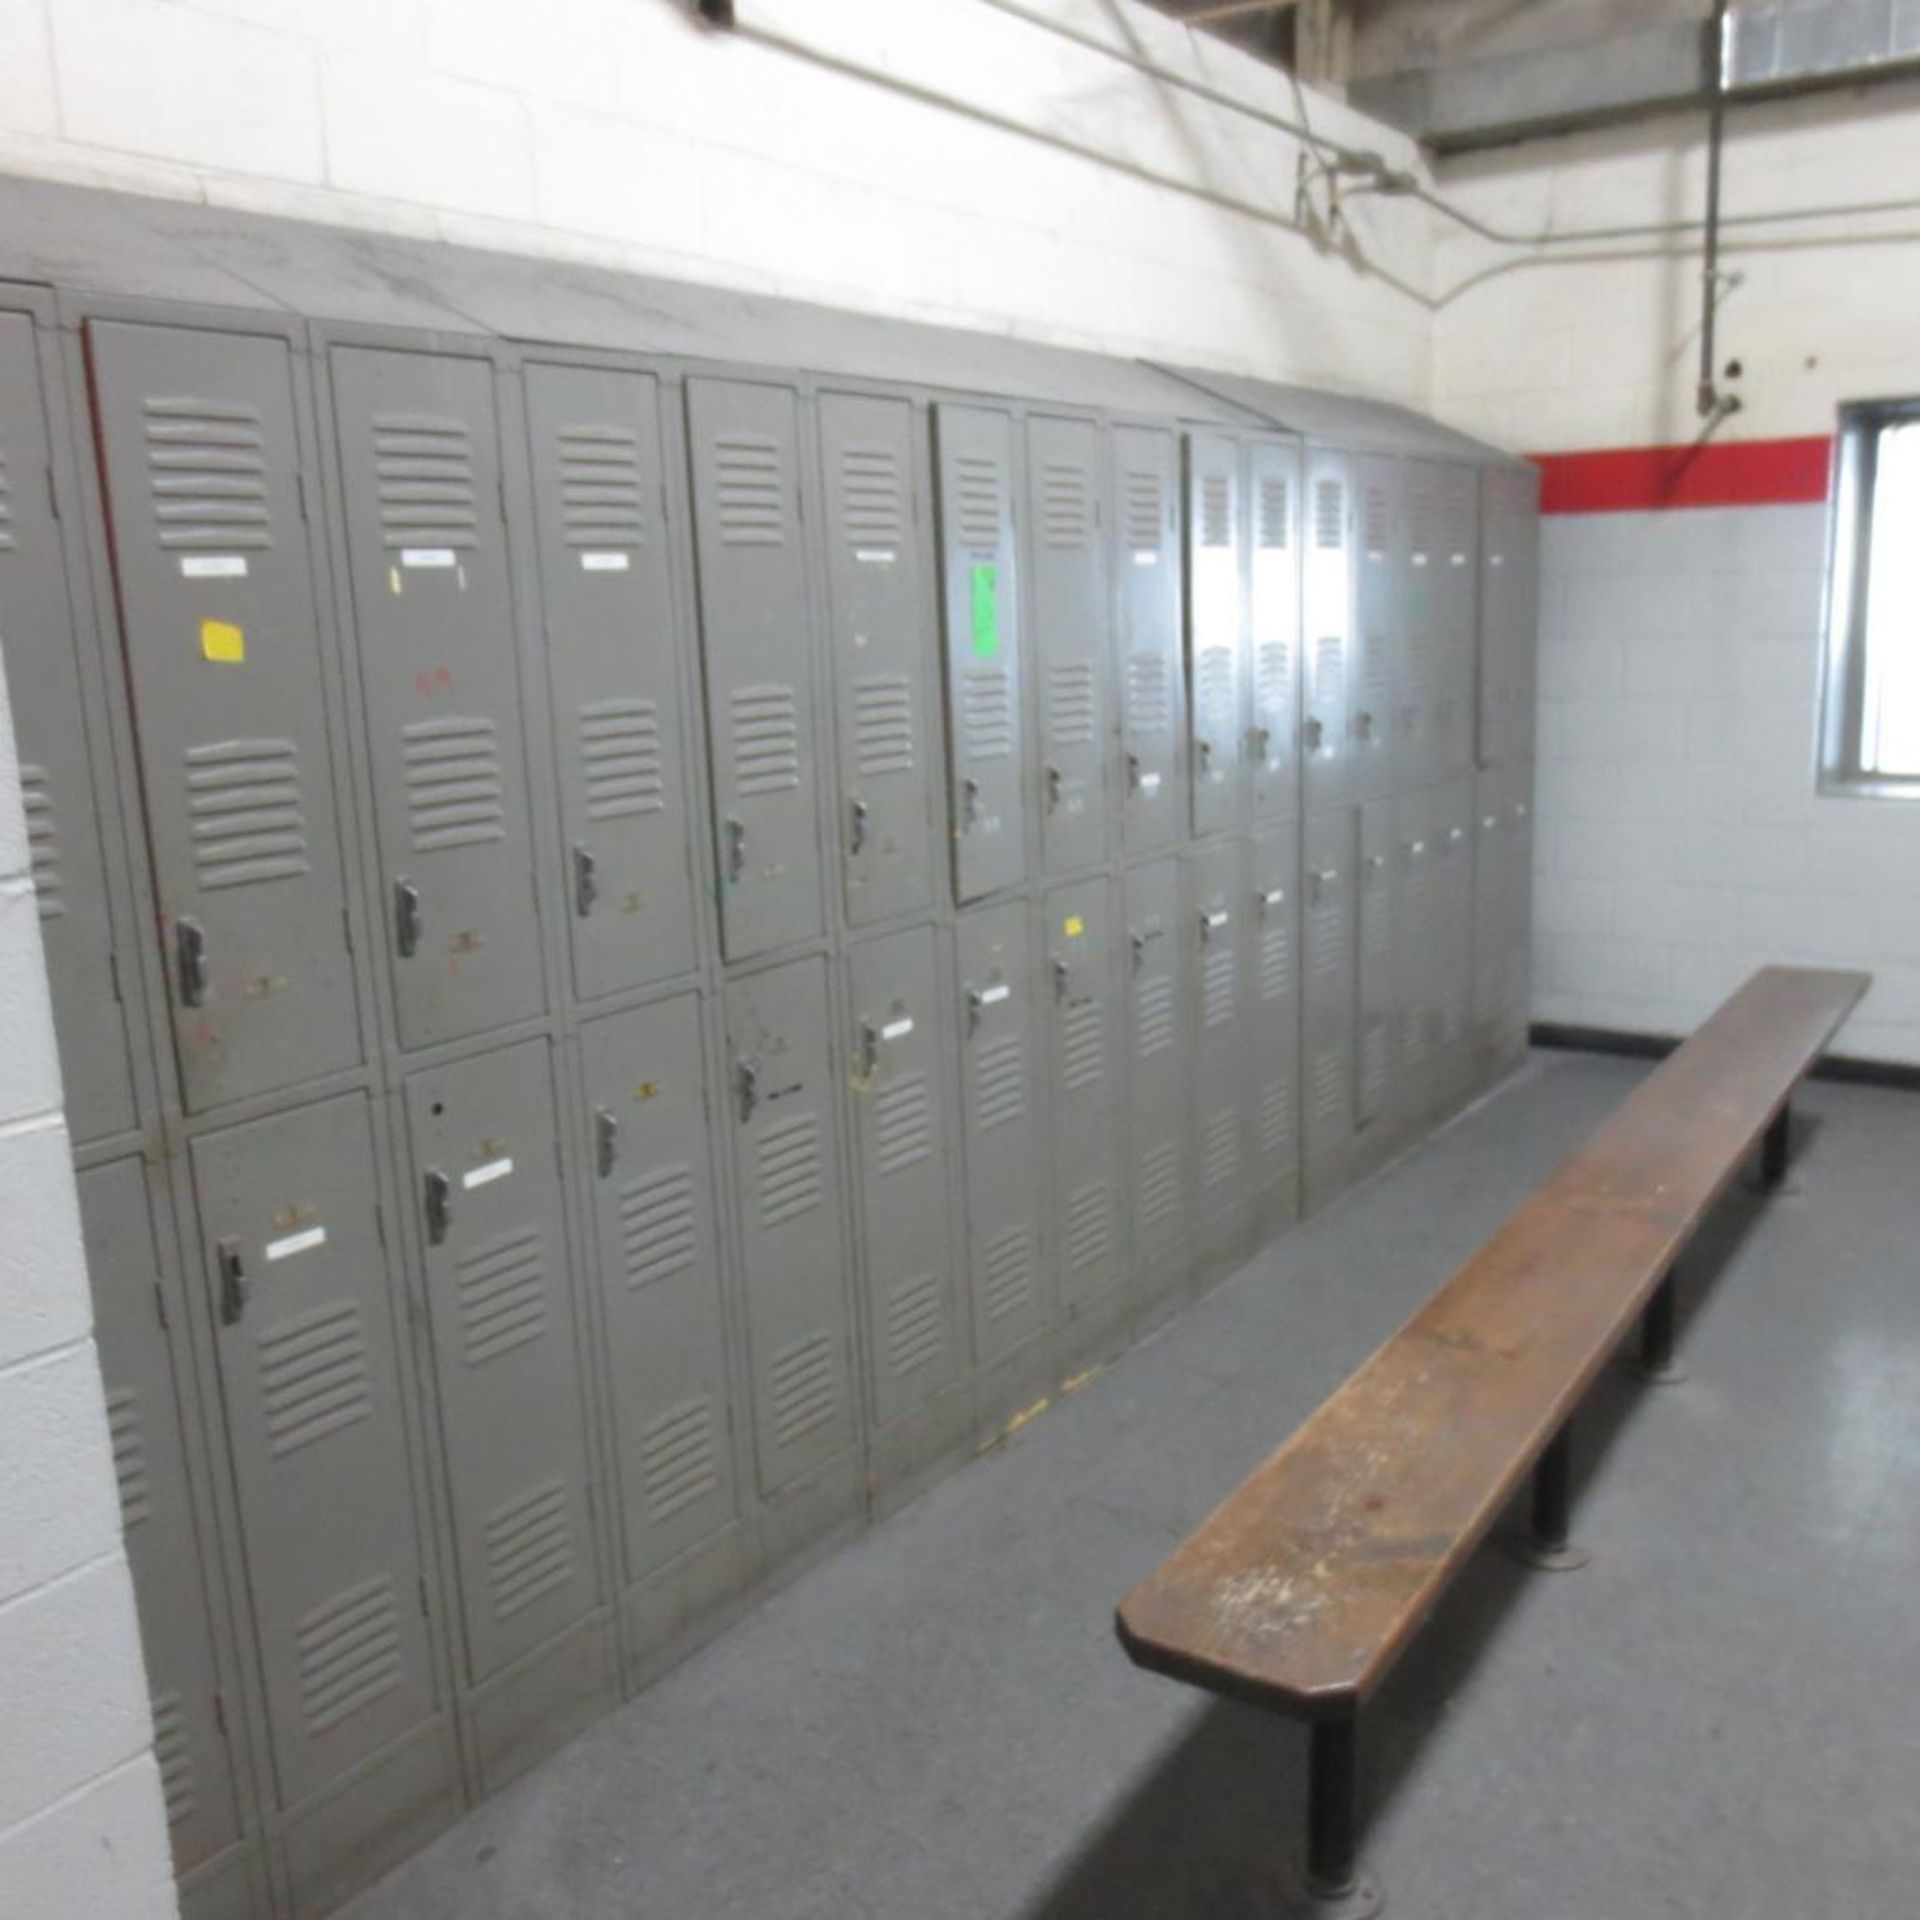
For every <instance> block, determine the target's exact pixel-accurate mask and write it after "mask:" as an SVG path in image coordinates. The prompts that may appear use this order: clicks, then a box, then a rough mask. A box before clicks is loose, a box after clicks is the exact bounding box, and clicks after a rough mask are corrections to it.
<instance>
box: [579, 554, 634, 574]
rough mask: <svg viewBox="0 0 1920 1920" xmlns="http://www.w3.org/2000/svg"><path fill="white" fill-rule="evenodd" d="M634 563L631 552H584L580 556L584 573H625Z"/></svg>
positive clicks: (581, 568) (581, 569)
mask: <svg viewBox="0 0 1920 1920" xmlns="http://www.w3.org/2000/svg"><path fill="white" fill-rule="evenodd" d="M632 565H633V555H632V554H630V553H583V554H582V555H581V556H580V571H581V572H582V573H625V572H626V571H627V570H628V569H629V568H630V567H631V566H632Z"/></svg>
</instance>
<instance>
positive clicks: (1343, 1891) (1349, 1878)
mask: <svg viewBox="0 0 1920 1920" xmlns="http://www.w3.org/2000/svg"><path fill="white" fill-rule="evenodd" d="M1308 1739H1309V1742H1310V1744H1309V1748H1308V1756H1307V1870H1306V1875H1305V1881H1304V1884H1303V1885H1302V1887H1301V1888H1300V1890H1299V1891H1300V1895H1301V1898H1300V1901H1299V1905H1300V1907H1301V1910H1302V1911H1304V1912H1306V1913H1308V1914H1311V1915H1313V1916H1314V1920H1371V1916H1372V1915H1374V1914H1376V1913H1378V1912H1379V1911H1380V1910H1381V1908H1382V1907H1384V1906H1385V1905H1386V1896H1385V1895H1384V1894H1382V1893H1381V1891H1380V1888H1379V1884H1378V1883H1377V1882H1376V1881H1375V1880H1374V1879H1373V1877H1372V1875H1370V1874H1367V1873H1363V1872H1362V1871H1361V1869H1360V1724H1359V1721H1358V1719H1357V1718H1354V1719H1347V1720H1318V1721H1315V1722H1314V1724H1313V1725H1312V1727H1311V1728H1310V1729H1309V1730H1308Z"/></svg>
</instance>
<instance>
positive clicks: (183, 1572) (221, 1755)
mask: <svg viewBox="0 0 1920 1920" xmlns="http://www.w3.org/2000/svg"><path fill="white" fill-rule="evenodd" d="M78 1184H79V1190H80V1224H81V1229H82V1233H83V1235H84V1237H85V1241H86V1250H87V1274H88V1278H89V1280H90V1281H91V1283H92V1287H93V1313H94V1338H95V1340H96V1342H97V1343H98V1345H99V1350H100V1374H101V1380H102V1383H103V1384H104V1386H105V1388H106V1395H107V1427H108V1431H109V1433H110V1435H111V1437H112V1442H113V1466H114V1473H115V1476H116V1478H117V1480H118V1482H119V1487H120V1518H121V1523H122V1525H123V1527H124V1529H125V1535H126V1546H127V1560H128V1562H129V1564H130V1565H131V1566H132V1569H133V1590H134V1597H135V1599H136V1600H137V1601H138V1602H139V1608H140V1640H141V1645H142V1648H143V1649H144V1651H145V1654H146V1666H147V1684H148V1686H149V1687H150V1688H151V1689H152V1699H153V1746H154V1758H155V1760H156V1761H157V1762H158V1763H159V1767H160V1786H161V1791H162V1793H163V1794H164V1796H165V1799H166V1814H167V1826H168V1830H169V1836H170V1838H171V1840H172V1843H173V1865H174V1871H175V1872H176V1873H179V1874H185V1873H188V1872H190V1871H191V1870H192V1869H193V1868H194V1867H197V1866H199V1865H201V1864H202V1863H203V1862H205V1861H208V1860H211V1859H212V1858H213V1857H214V1856H215V1855H216V1854H218V1853H220V1852H222V1851H223V1850H224V1849H226V1848H227V1847H229V1846H230V1845H232V1844H233V1842H234V1841H235V1840H237V1839H238V1838H239V1837H240V1813H239V1808H238V1805H237V1803H236V1800H235V1795H234V1778H233V1756H232V1753H231V1751H230V1750H229V1748H228V1745H227V1735H226V1731H225V1718H224V1713H223V1708H222V1704H221V1699H220V1672H219V1668H218V1666H217V1665H216V1663H215V1658H214V1642H213V1636H214V1632H215V1625H214V1616H213V1612H212V1609H211V1606H210V1604H209V1601H208V1596H207V1586H206V1572H205V1562H204V1561H203V1559H202V1555H201V1548H200V1543H199V1541H198V1538H197V1529H196V1527H195V1524H194V1515H193V1509H192V1505H191V1503H190V1500H189V1497H188V1493H187V1485H188V1467H187V1451H186V1444H185V1440H184V1438H183V1434H182V1423H181V1407H180V1402H179V1399H178V1392H177V1388H176V1386H175V1379H174V1372H173V1364H172V1357H171V1353H170V1346H171V1335H170V1332H169V1328H168V1309H167V1306H166V1301H167V1298H168V1294H169V1292H170V1289H169V1288H168V1287H167V1285H166V1283H165V1281H164V1280H163V1279H162V1277H161V1267H160V1253H159V1240H158V1236H157V1235H156V1233H155V1231H154V1220H153V1215H152V1212H151V1210H150V1208H149V1205H148V1201H147V1190H146V1182H145V1178H144V1174H143V1171H142V1168H141V1164H140V1161H139V1160H138V1158H133V1159H127V1160H114V1161H110V1162H109V1163H108V1164H106V1165H105V1166H99V1167H94V1168H91V1169H89V1170H88V1171H86V1172H84V1173H82V1174H81V1175H80V1176H79V1181H78Z"/></svg>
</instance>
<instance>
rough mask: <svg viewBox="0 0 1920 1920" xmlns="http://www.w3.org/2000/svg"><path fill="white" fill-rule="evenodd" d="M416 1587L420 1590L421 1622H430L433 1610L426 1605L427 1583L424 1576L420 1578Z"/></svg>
mask: <svg viewBox="0 0 1920 1920" xmlns="http://www.w3.org/2000/svg"><path fill="white" fill-rule="evenodd" d="M418 1585H419V1588H420V1617H421V1618H422V1619H423V1620H431V1619H432V1618H433V1609H432V1608H431V1607H430V1606H429V1605H428V1604H427V1582H426V1576H425V1575H424V1574H423V1575H422V1576H421V1578H420V1580H419V1582H418Z"/></svg>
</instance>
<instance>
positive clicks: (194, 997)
mask: <svg viewBox="0 0 1920 1920" xmlns="http://www.w3.org/2000/svg"><path fill="white" fill-rule="evenodd" d="M173 947H174V953H175V956H176V958H177V959H178V962H179V968H180V1004H181V1005H182V1006H183V1007H198V1006H204V1005H205V1004H206V998H207V988H208V987H209V986H211V985H212V983H213V966H212V963H211V962H210V961H209V960H208V958H207V930H206V929H205V928H204V927H203V926H201V924H200V922H199V921H198V920H193V919H189V918H186V917H184V916H183V917H182V918H181V919H178V920H176V921H175V922H174V923H173Z"/></svg>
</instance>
